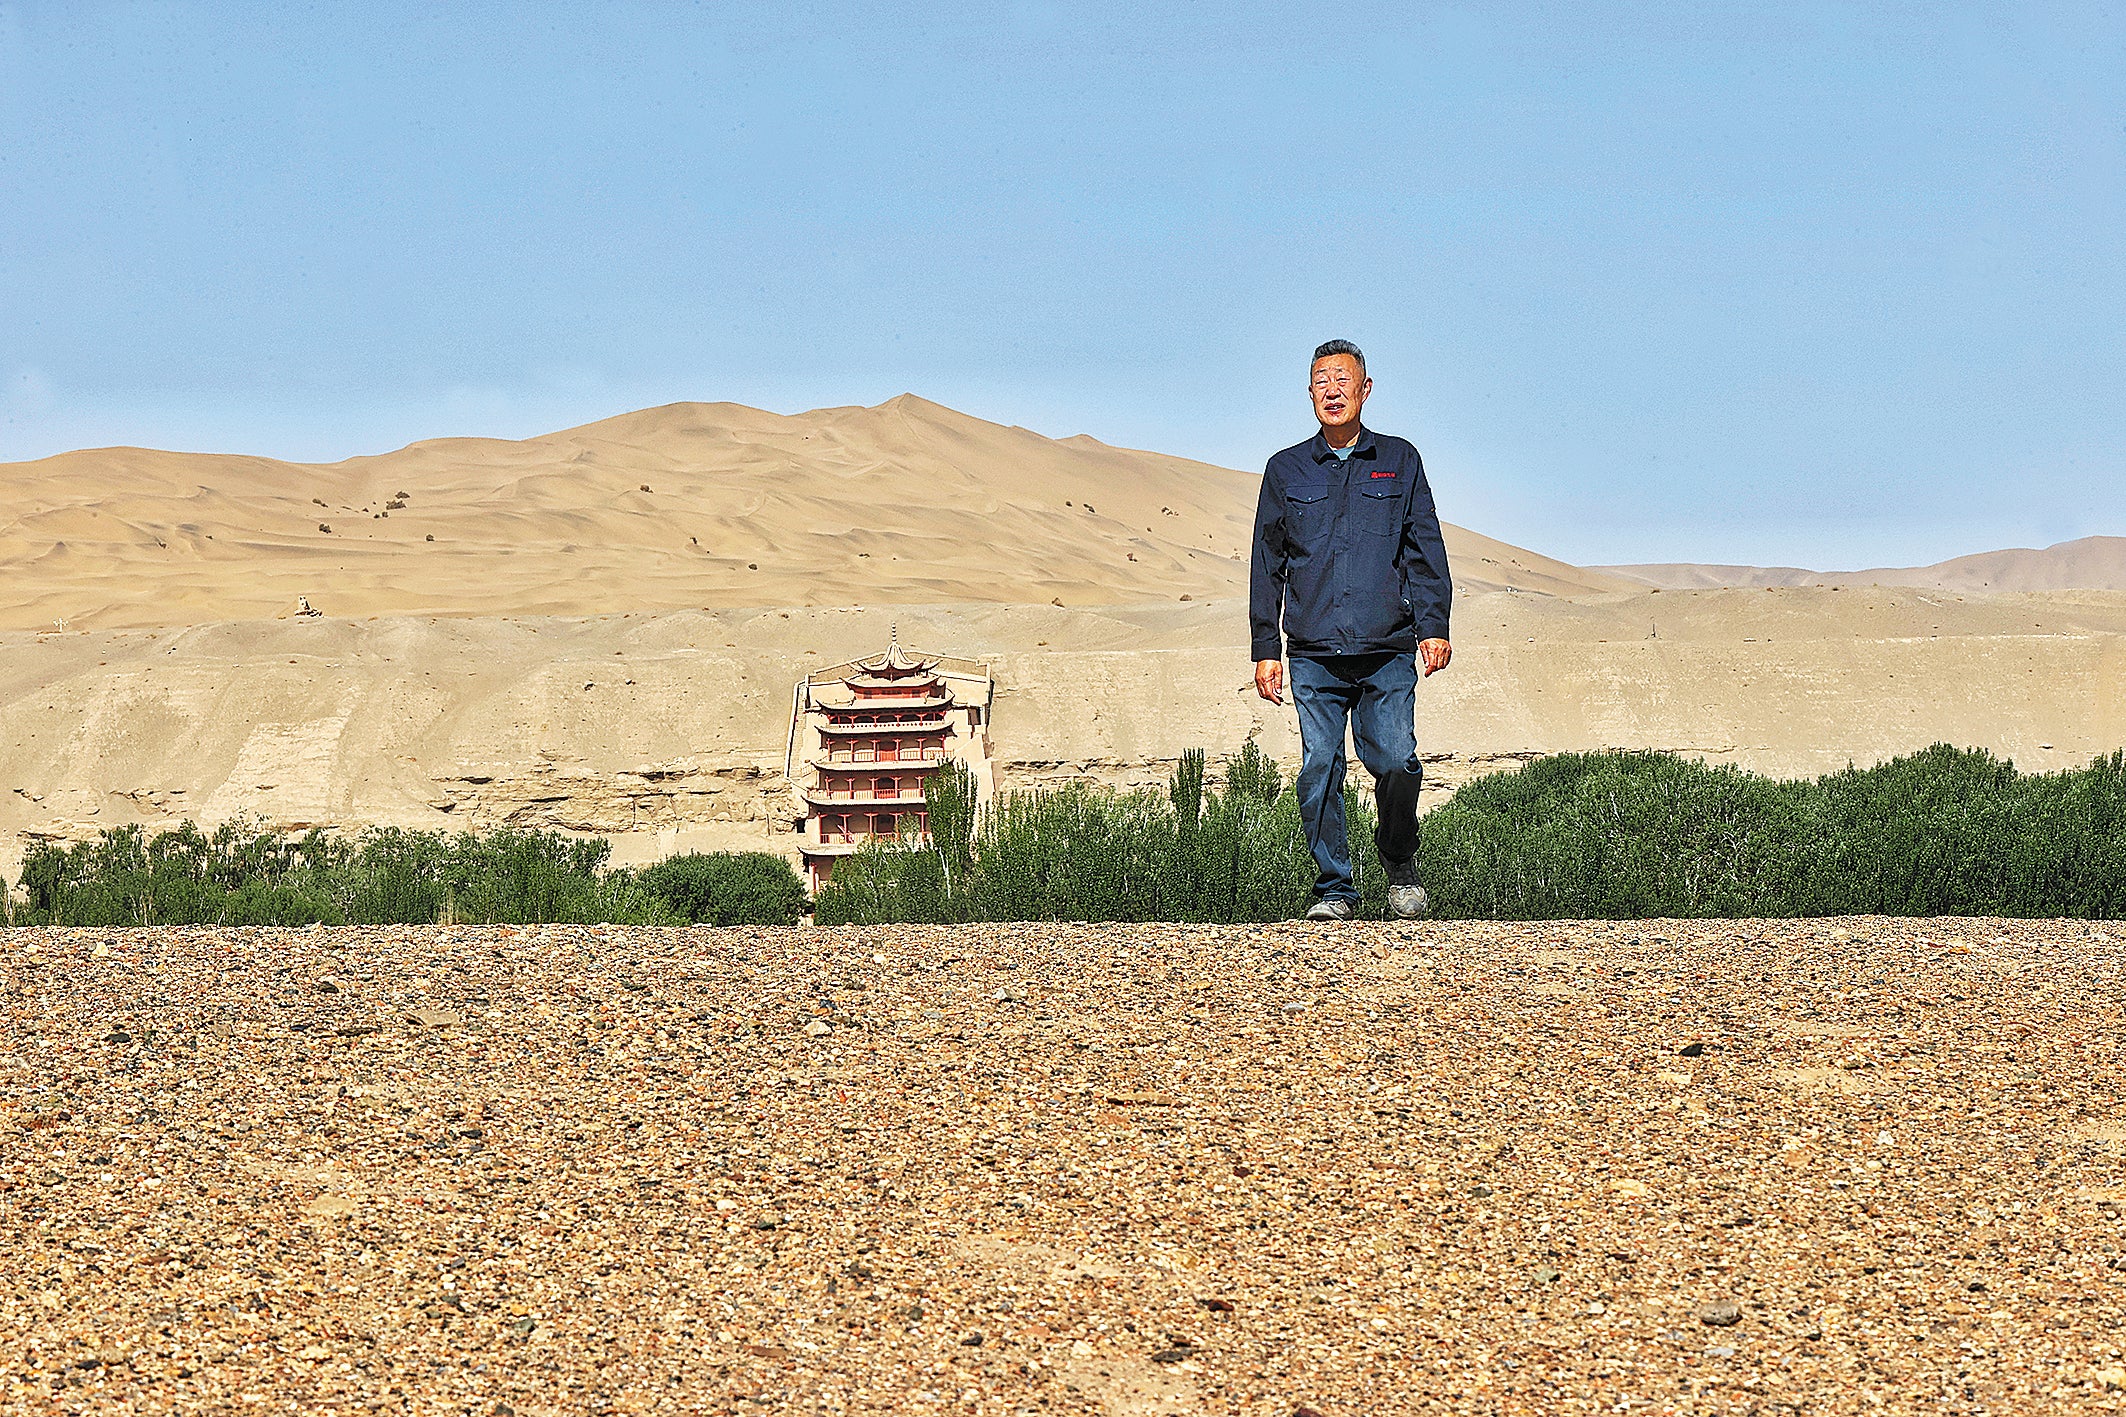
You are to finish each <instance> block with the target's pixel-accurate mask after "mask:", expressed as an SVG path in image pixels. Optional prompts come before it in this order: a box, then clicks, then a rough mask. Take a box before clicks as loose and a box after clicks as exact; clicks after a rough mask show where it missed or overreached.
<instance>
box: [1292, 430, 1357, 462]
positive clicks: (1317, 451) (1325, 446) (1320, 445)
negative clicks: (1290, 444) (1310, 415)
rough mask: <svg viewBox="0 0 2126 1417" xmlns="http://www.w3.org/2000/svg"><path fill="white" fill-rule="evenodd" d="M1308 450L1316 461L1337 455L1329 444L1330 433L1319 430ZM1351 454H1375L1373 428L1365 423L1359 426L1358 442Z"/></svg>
mask: <svg viewBox="0 0 2126 1417" xmlns="http://www.w3.org/2000/svg"><path fill="white" fill-rule="evenodd" d="M1307 452H1308V454H1309V455H1310V456H1312V457H1313V459H1314V461H1316V462H1327V461H1328V460H1329V459H1330V458H1333V457H1335V456H1336V453H1335V450H1334V449H1332V448H1330V446H1329V439H1328V435H1327V434H1325V433H1322V432H1319V431H1316V433H1315V434H1314V441H1313V442H1311V443H1309V444H1307ZM1351 456H1352V457H1354V458H1370V457H1372V456H1373V430H1372V429H1370V428H1368V427H1366V426H1365V425H1364V424H1363V423H1361V424H1360V425H1359V426H1358V444H1357V446H1355V447H1353V448H1352V449H1351Z"/></svg>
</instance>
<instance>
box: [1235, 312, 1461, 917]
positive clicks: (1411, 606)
mask: <svg viewBox="0 0 2126 1417" xmlns="http://www.w3.org/2000/svg"><path fill="white" fill-rule="evenodd" d="M1309 383H1310V389H1311V392H1312V395H1313V399H1314V417H1315V418H1316V420H1318V421H1319V422H1320V424H1321V432H1319V433H1317V434H1315V435H1314V436H1313V437H1312V438H1309V439H1308V440H1307V441H1306V442H1304V443H1300V444H1298V445H1296V446H1294V447H1290V448H1286V449H1285V450H1284V451H1283V452H1281V453H1278V454H1277V455H1276V456H1275V457H1273V458H1271V459H1270V462H1269V466H1268V467H1267V468H1265V469H1264V470H1263V475H1262V496H1261V500H1260V501H1259V502H1258V503H1257V505H1256V509H1255V555H1254V567H1253V570H1252V572H1251V573H1250V576H1249V583H1248V620H1249V628H1250V632H1251V636H1252V639H1253V648H1252V650H1251V653H1252V655H1253V657H1254V660H1255V692H1256V693H1258V694H1260V695H1262V697H1264V698H1265V699H1268V700H1269V701H1270V702H1271V703H1273V704H1281V703H1283V702H1284V687H1285V684H1284V680H1285V673H1284V666H1283V665H1282V664H1280V663H1279V660H1280V658H1289V660H1290V661H1291V679H1292V685H1291V687H1292V701H1293V703H1294V704H1296V705H1297V706H1298V709H1299V743H1300V755H1301V758H1300V768H1299V781H1298V784H1297V787H1298V792H1299V816H1300V820H1301V822H1303V823H1304V824H1305V827H1306V833H1307V846H1308V849H1309V850H1311V851H1312V852H1313V853H1314V864H1315V865H1316V866H1317V867H1318V868H1319V875H1318V876H1317V877H1316V880H1315V883H1314V894H1315V900H1314V903H1313V905H1312V906H1311V907H1309V909H1308V910H1307V919H1309V920H1349V919H1350V918H1351V916H1352V914H1353V913H1354V911H1355V910H1356V908H1357V904H1358V886H1357V882H1356V880H1355V879H1354V877H1353V874H1352V869H1351V846H1350V841H1349V839H1348V837H1347V835H1346V833H1345V830H1344V725H1345V723H1346V722H1347V721H1348V722H1349V724H1350V726H1351V729H1352V733H1353V736H1354V737H1355V738H1356V739H1357V742H1358V757H1359V761H1360V762H1362V763H1364V764H1365V765H1366V770H1367V771H1368V772H1370V773H1372V774H1373V784H1374V800H1375V804H1376V807H1377V809H1378V812H1379V819H1380V820H1379V825H1378V826H1377V827H1376V828H1375V829H1374V833H1373V844H1374V847H1375V849H1376V850H1377V851H1378V852H1379V853H1380V862H1381V866H1382V868H1383V869H1384V870H1385V871H1386V873H1387V877H1388V909H1389V911H1390V912H1391V913H1392V914H1393V915H1394V916H1395V918H1396V919H1398V920H1414V919H1416V918H1418V917H1419V916H1421V915H1423V914H1424V913H1425V906H1426V901H1425V891H1424V887H1423V886H1421V885H1419V884H1418V880H1417V792H1418V787H1419V785H1420V784H1421V783H1422V782H1423V780H1424V771H1425V770H1424V765H1423V764H1422V763H1420V762H1419V761H1418V757H1417V739H1416V735H1415V733H1414V731H1413V724H1414V721H1415V717H1416V710H1417V661H1418V660H1420V659H1422V660H1423V661H1424V665H1425V673H1426V674H1427V675H1431V674H1436V673H1438V672H1439V671H1440V670H1442V669H1445V668H1446V667H1447V662H1448V660H1449V659H1451V658H1452V657H1453V654H1454V650H1453V647H1452V646H1450V645H1449V644H1448V642H1447V611H1448V606H1449V604H1450V602H1451V601H1452V599H1453V594H1454V591H1453V586H1452V584H1451V583H1450V582H1449V581H1448V579H1447V546H1446V543H1445V542H1444V541H1442V540H1441V539H1440V530H1439V513H1438V512H1436V511H1435V510H1434V509H1433V506H1432V489H1431V487H1430V486H1428V485H1427V484H1426V482H1425V465H1424V462H1423V461H1422V460H1421V459H1420V458H1419V457H1418V455H1417V449H1415V448H1413V447H1411V446H1410V445H1409V444H1408V443H1406V442H1404V441H1403V440H1402V439H1400V438H1390V437H1385V436H1383V435H1381V434H1378V433H1375V432H1373V431H1372V430H1371V429H1369V428H1367V427H1365V426H1364V425H1363V424H1362V423H1361V422H1360V421H1359V414H1360V413H1361V412H1362V411H1363V410H1364V408H1365V406H1366V398H1367V396H1368V395H1370V394H1371V393H1372V392H1373V381H1372V380H1371V379H1369V378H1367V377H1366V357H1365V355H1363V354H1361V353H1359V350H1358V346H1357V345H1355V344H1352V343H1351V342H1350V341H1349V340H1340V339H1338V340H1330V341H1329V342H1328V343H1327V344H1325V345H1323V346H1322V347H1321V348H1319V349H1317V350H1315V351H1314V367H1313V371H1312V373H1311V375H1310V379H1309ZM1280 630H1281V631H1282V639H1281V640H1280V633H1279V632H1280Z"/></svg>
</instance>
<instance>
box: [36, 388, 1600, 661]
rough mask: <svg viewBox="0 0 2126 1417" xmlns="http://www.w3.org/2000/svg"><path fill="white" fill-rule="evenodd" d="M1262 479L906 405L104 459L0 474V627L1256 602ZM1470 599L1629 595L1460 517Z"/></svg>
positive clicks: (722, 407) (919, 403) (656, 418)
mask: <svg viewBox="0 0 2126 1417" xmlns="http://www.w3.org/2000/svg"><path fill="white" fill-rule="evenodd" d="M1258 486H1259V480H1258V478H1257V476H1256V475H1255V474H1252V473H1244V472H1237V471H1234V470H1232V469H1228V468H1221V467H1214V466H1211V465H1209V464H1206V463H1200V462H1193V461H1190V460H1189V459H1186V458H1178V457H1170V456H1167V455H1165V454H1160V453H1150V452H1140V451H1135V450H1131V449H1126V448H1116V447H1110V446H1108V445H1107V444H1104V443H1101V442H1099V441H1098V440H1096V439H1093V438H1090V437H1085V436H1078V437H1072V438H1062V439H1054V438H1048V437H1044V436H1043V435H1041V434H1038V433H1034V432H1031V431H1029V430H1027V429H1024V428H1016V427H1006V426H1004V425H1001V424H995V423H989V422H985V421H983V420H981V419H978V418H973V417H970V416H968V415H966V414H962V413H958V412H955V411H953V410H951V409H948V408H945V407H942V406H941V405H938V404H935V403H931V402H929V401H927V400H924V399H920V398H917V397H915V396H913V395H902V396H901V397H899V398H895V399H891V400H889V401H887V402H886V403H883V404H880V405H878V406H877V407H875V408H829V409H819V410H815V411H812V412H809V413H801V414H795V415H782V414H775V413H768V412H764V411H762V410H760V409H754V408H747V407H744V406H742V405H739V404H729V403H682V404H671V405H667V406H665V407H662V408H652V409H644V410H641V411H639V412H635V413H627V414H622V415H619V416H617V417H614V418H608V419H603V420H601V421H599V422H596V423H589V424H585V425H583V426H582V427H579V428H570V429H565V430H563V431H561V432H558V433H550V434H546V435H543V436H540V437H536V438H527V439H522V440H516V441H511V440H505V439H494V438H443V439H435V440H432V441H427V442H420V443H414V444H411V445H410V446H408V447H405V448H401V449H398V450H397V451H395V452H391V453H384V454H380V455H377V456H372V457H358V458H351V459H349V460H347V461H345V462H338V463H329V464H318V463H291V462H280V461H276V460H274V459H271V458H262V457H244V456H230V455H221V454H206V453H180V452H163V451H156V450H151V449H141V448H102V449H93V450H86V451H81V452H72V453H63V454H60V455H58V456H55V457H49V458H44V459H41V460H39V461H36V462H27V463H12V464H5V465H0V488H4V489H5V492H6V497H5V502H6V508H7V510H6V511H5V513H4V514H0V517H4V520H0V577H4V578H5V581H6V584H7V586H8V588H9V592H10V593H9V595H8V596H7V597H6V599H5V601H4V602H0V629H44V630H49V629H119V628H148V627H161V626H172V625H187V624H211V623H217V622H223V621H230V620H246V619H262V618H271V617H275V616H280V615H285V614H288V613H290V612H291V611H292V610H293V608H294V607H295V606H296V604H297V598H298V597H307V598H308V599H309V601H310V602H311V603H312V604H313V605H315V606H316V607H317V608H318V609H320V610H321V611H323V612H324V613H326V614H328V615H335V616H347V617H354V618H366V617H368V616H372V615H449V616H493V615H558V616H575V615H605V614H612V613H617V612H626V611H645V610H674V609H687V608H691V609H703V608H710V609H714V608H729V607H740V606H814V605H847V604H870V605H891V604H917V605H935V604H946V603H961V604H1051V603H1054V602H1058V601H1060V602H1061V603H1062V604H1064V605H1066V606H1090V605H1115V604H1129V603H1141V602H1158V601H1166V602H1178V601H1180V600H1181V599H1183V598H1187V599H1191V600H1205V599H1213V598H1222V597H1228V596H1232V595H1236V594H1244V593H1245V588H1246V581H1247V560H1246V557H1247V547H1248V537H1249V532H1250V528H1251V523H1252V518H1253V513H1254V506H1255V496H1256V490H1257V487H1258ZM1448 541H1449V548H1450V554H1451V555H1452V556H1453V557H1454V558H1455V561H1456V572H1457V579H1458V581H1459V582H1460V583H1461V584H1462V585H1463V587H1464V588H1465V589H1470V590H1484V589H1517V590H1530V591H1540V592H1543V593H1548V594H1566V595H1571V594H1587V593H1595V592H1601V591H1610V590H1620V589H1625V588H1628V587H1630V586H1631V585H1632V584H1633V583H1632V582H1630V581H1629V580H1627V579H1625V578H1623V577H1619V576H1614V575H1611V574H1609V573H1606V572H1590V571H1584V570H1581V569H1579V568H1577V567H1572V566H1568V565H1566V564H1565V563H1563V562H1560V561H1554V560H1551V559H1549V558H1547V557H1543V556H1539V555H1537V554H1535V553H1533V552H1528V551H1524V550H1522V549H1520V548H1517V547H1511V546H1507V545H1505V544H1504V543H1501V542H1497V541H1494V540H1491V539H1490V538H1486V537H1482V536H1479V535H1477V534H1476V533H1473V532H1468V531H1464V530H1462V529H1461V528H1458V527H1457V528H1451V529H1450V530H1449V532H1448Z"/></svg>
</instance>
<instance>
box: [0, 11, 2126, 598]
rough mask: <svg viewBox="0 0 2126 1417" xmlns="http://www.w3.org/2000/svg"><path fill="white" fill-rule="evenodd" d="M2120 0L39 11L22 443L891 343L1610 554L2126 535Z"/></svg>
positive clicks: (1137, 429) (952, 378)
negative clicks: (1334, 373) (1407, 463)
mask: <svg viewBox="0 0 2126 1417" xmlns="http://www.w3.org/2000/svg"><path fill="white" fill-rule="evenodd" d="M2122 233H2126V3H2092V4H2082V5H2072V4H2069V5H2057V6H2052V5H2044V4H2028V3H2025V4H2005V5H1999V6H1992V5H1957V4H1948V5H1921V4H1894V5H1893V4H1880V5H1826V4H1812V3H1806V2H1805V0H1803V3H1792V4H1763V5H1747V6H1745V5H1705V4H1677V5H1671V6H1664V5H1658V4H1647V3H1640V4H1631V5H1619V6H1608V5H1603V4H1594V3H1590V4H1572V5H1557V6H1549V5H1541V4H1498V5H1473V6H1462V7H1444V6H1430V5H1422V4H1420V5H1384V6H1377V7H1376V6H1368V5H1365V4H1361V3H1346V4H1341V5H1335V6H1297V5H1289V6H1287V5H1245V4H1236V5H1188V4H1174V5H1169V6H1134V5H1133V6H1122V5H1112V6H1110V5H1100V4H1087V3H1075V4H1052V5H1051V4H1010V3H993V4H982V5H958V4H953V3H931V4H925V5H922V6H914V5H870V4H853V3H852V4H823V3H815V4H806V3H803V2H802V0H797V3H792V4H788V5H785V6H782V7H770V8H741V7H735V6H729V5H724V4H705V5H683V4H655V5H630V4H624V3H605V4H597V5H582V4H570V5H566V6H564V5H539V4H531V3H523V4H515V5H497V6H483V5H479V4H472V3H450V4H441V3H427V4H419V5H414V4H390V3H366V4H361V5H356V4H351V3H346V4H307V3H299V2H298V0H279V3H275V4H270V5H267V4H260V5H250V4H243V3H237V0H216V3H196V4H184V3H156V4H99V3H95V2H94V0H57V2H56V3H35V2H34V0H33V3H21V0H0V460H5V459H21V458H30V457H37V456H42V455H44V454H48V453H51V452H56V451H60V450H63V449H66V448H72V447H81V446H97V445H104V444H112V443H140V444H148V445H154V446H163V447H182V448H196V449H206V450H213V451H233V452H256V453H265V454H270V455H274V456H280V457H289V458H299V459H333V458H339V457H345V456H350V455H353V454H356V453H366V452H377V451H382V450H384V449H387V448H391V447H395V446H398V445H400V444H403V443H405V442H408V441H411V440H414V439H417V438H423V437H432V436H439V435H446V434H470V433H479V434H490V435H498V436H506V437H519V436H525V435H528V434H532V433H537V432H543V431H547V430H549V429H553V428H557V427H563V426H567V425H569V424H573V423H579V422H584V421H587V420H590V419H593V418H598V417H603V416H606V415H608V414H611V413H615V412H619V411H622V410H624V409H629V408H636V407H641V406H644V405H649V404H656V403H665V402H670V401H673V400H678V399H732V400H737V401H740V402H744V403H751V404H756V405H760V406H763V407H767V408H772V409H777V410H781V411H784V412H794V411H797V410H800V409H805V408H811V407H817V406H820V405H826V404H849V403H876V402H878V401H880V400H882V399H885V398H888V397H890V396H892V395H893V394H896V393H899V392H901V391H902V390H913V391H915V392H917V393H920V394H922V395H924V396H925V397H928V398H932V399H935V400H937V401H939V402H942V403H946V404H950V405H953V406H954V407H957V408H961V409H965V410H966V411H968V412H970V413H974V414H978V415H980V416H982V417H985V418H991V419H995V420H998V421H1000V422H1008V423H1019V424H1024V425H1026V426H1028V427H1031V428H1035V429H1038V430H1040V431H1041V432H1044V433H1049V434H1053V435H1058V436H1062V435H1068V434H1072V433H1081V432H1082V433H1091V434H1093V435H1094V436H1096V437H1099V438H1102V439H1105V440H1107V441H1109V442H1114V443H1120V444H1125V445H1129V446H1136V447H1146V448H1155V449H1159V450H1161V451H1166V452H1173V453H1180V454H1185V455H1188V456H1192V457H1199V458H1204V459H1207V460H1210V461H1213V462H1218V463H1223V464H1226V465H1228V466H1235V467H1246V468H1259V467H1260V465H1261V462H1262V460H1263V458H1264V457H1265V456H1266V455H1267V453H1269V452H1270V451H1272V450H1273V449H1275V448H1276V447H1278V446H1281V445H1283V444H1285V443H1289V442H1294V441H1297V440H1298V439H1299V438H1301V437H1303V436H1305V435H1306V434H1307V433H1308V432H1309V431H1310V430H1311V423H1310V421H1309V419H1308V417H1307V408H1306V403H1305V398H1304V392H1303V382H1304V374H1305V365H1306V360H1307V354H1308V352H1309V351H1310V350H1311V348H1312V346H1313V345H1314V344H1315V343H1316V342H1318V341H1319V340H1322V339H1325V338H1329V337H1331V336H1337V335H1341V336H1345V337H1348V338H1351V339H1355V340H1357V341H1358V342H1359V343H1360V344H1362V345H1363V346H1364V347H1365V348H1366V351H1367V353H1368V356H1369V357H1370V359H1371V362H1372V365H1373V372H1374V374H1375V377H1376V380H1377V384H1378V391H1377V393H1376V396H1375V401H1374V403H1373V405H1372V406H1371V407H1370V408H1369V410H1368V422H1369V423H1371V424H1372V425H1373V426H1375V427H1377V428H1381V429H1384V430H1387V431H1391V432H1399V433H1402V434H1404V435H1405V436H1408V437H1410V438H1411V439H1412V440H1413V441H1415V442H1416V443H1417V444H1418V446H1419V447H1420V448H1421V449H1423V450H1424V452H1425V454H1426V458H1427V462H1428V465H1429V466H1430V467H1431V469H1432V476H1433V482H1434V486H1435V490H1436V492H1437V493H1438V496H1439V500H1440V503H1441V506H1442V508H1443V510H1444V511H1445V513H1446V514H1447V516H1448V517H1449V518H1450V519H1451V520H1455V521H1459V522H1461V523H1463V524H1465V525H1470V526H1474V527H1476V528H1478V529H1480V530H1484V531H1487V532H1490V533H1492V534H1495V535H1499V536H1503V537H1506V538H1508V539H1511V540H1515V541H1519V542H1521V543H1523V544H1527V545H1531V546H1534V547H1536V548H1537V549H1540V550H1543V551H1547V552H1550V553H1553V554H1556V555H1561V556H1564V557H1567V558H1569V559H1573V560H1577V561H1586V562H1598V561H1634V560H1693V561H1754V562H1781V563H1799V564H1805V565H1812V566H1819V567H1825V568H1834V567H1851V566H1861V565H1872V564H1886V563H1887V564H1895V563H1910V562H1920V561H1930V560H1934V559H1938V558H1940V557H1944V556H1949V555H1955V554H1959V553H1962V552H1967V551H1976V550H1982V549H1988V548H1992V547H1996V546H2003V545H2015V544H2024V545H2031V544H2044V543H2046V542H2049V541H2055V540H2061V539H2064V538H2068V537H2072V536H2079V535H2088V534H2094V533H2112V534H2126V236H2122Z"/></svg>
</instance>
